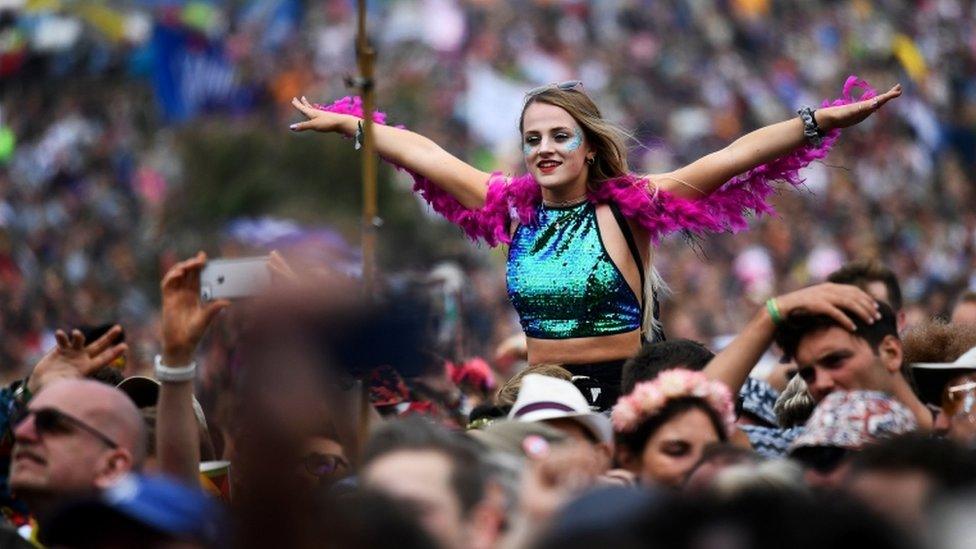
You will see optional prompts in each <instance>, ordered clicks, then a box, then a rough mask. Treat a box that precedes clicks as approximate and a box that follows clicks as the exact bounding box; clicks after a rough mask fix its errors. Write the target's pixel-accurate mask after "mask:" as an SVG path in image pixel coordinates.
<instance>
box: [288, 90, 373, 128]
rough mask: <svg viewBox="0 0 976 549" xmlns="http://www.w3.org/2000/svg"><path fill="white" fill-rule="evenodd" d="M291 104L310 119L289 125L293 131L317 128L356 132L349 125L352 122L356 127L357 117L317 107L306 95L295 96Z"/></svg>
mask: <svg viewBox="0 0 976 549" xmlns="http://www.w3.org/2000/svg"><path fill="white" fill-rule="evenodd" d="M291 104H292V106H294V107H295V108H296V109H298V112H300V113H302V114H303V115H305V118H307V119H308V120H306V121H304V122H296V123H295V124H292V125H291V126H288V128H289V129H290V130H292V131H295V132H302V131H305V130H315V131H318V132H340V133H345V134H347V135H349V134H351V133H353V132H355V129H353V130H352V131H351V132H350V131H349V129H348V127H347V126H349V125H350V124H352V128H355V124H356V122H355V121H356V120H358V119H357V118H355V117H352V116H349V115H344V114H338V113H334V112H328V111H323V110H321V109H316V108H315V106H314V105H312V104H311V103H310V102H309V101H308V99H305V96H302V98H301V99H299V98H297V97H293V98H292V100H291Z"/></svg>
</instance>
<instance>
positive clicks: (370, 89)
mask: <svg viewBox="0 0 976 549" xmlns="http://www.w3.org/2000/svg"><path fill="white" fill-rule="evenodd" d="M358 4H359V14H358V21H357V22H358V28H357V32H356V61H357V62H358V64H359V81H358V82H359V93H360V95H361V97H362V99H363V150H362V158H363V170H362V176H363V229H362V230H363V235H362V246H363V250H362V251H363V285H364V288H365V291H366V296H367V298H371V297H372V296H373V295H374V290H375V287H376V229H377V225H378V215H377V206H376V154H375V150H376V143H375V141H374V138H373V110H374V109H375V103H374V102H375V86H374V85H373V65H374V62H375V60H376V52H375V51H374V50H373V48H372V46H370V44H369V38H368V37H367V36H366V0H359V1H358ZM360 383H361V392H360V396H359V440H358V445H359V450H360V451H358V452H356V455H357V456H362V448H363V446H364V445H365V443H366V438H367V437H368V436H369V407H370V402H369V379H368V378H366V379H363V380H362V381H361V382H360Z"/></svg>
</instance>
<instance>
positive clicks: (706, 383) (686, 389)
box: [610, 368, 735, 434]
mask: <svg viewBox="0 0 976 549" xmlns="http://www.w3.org/2000/svg"><path fill="white" fill-rule="evenodd" d="M684 397H694V398H700V399H702V400H704V401H705V402H706V403H707V404H708V405H709V406H710V407H711V408H712V409H713V410H715V412H717V413H718V415H719V417H720V418H722V422H723V423H724V424H725V431H726V434H731V433H732V431H733V429H734V428H735V406H734V405H733V404H732V393H731V391H729V388H728V387H727V386H726V385H725V384H724V383H722V382H721V381H715V380H711V379H708V377H706V376H705V374H703V373H701V372H694V371H691V370H685V369H682V368H678V369H674V370H665V371H663V372H661V373H660V374H658V376H657V377H656V378H654V379H653V380H652V381H645V382H643V383H638V384H637V385H636V386H634V390H633V391H631V392H630V394H628V395H625V396H622V397H620V400H618V401H617V405H616V406H614V407H613V412H612V413H611V415H610V419H611V420H612V421H613V428H614V430H615V431H617V432H618V433H627V432H631V431H634V430H636V429H637V428H638V427H639V426H640V424H641V423H643V422H644V421H645V420H647V419H648V418H650V417H653V416H655V415H657V414H658V413H660V412H661V410H662V409H664V406H665V405H667V403H668V402H669V401H671V400H674V399H677V398H684Z"/></svg>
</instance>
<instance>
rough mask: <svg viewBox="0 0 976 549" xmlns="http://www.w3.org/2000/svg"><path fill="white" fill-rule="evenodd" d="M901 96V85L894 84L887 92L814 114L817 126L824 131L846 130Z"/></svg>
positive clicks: (827, 108)
mask: <svg viewBox="0 0 976 549" xmlns="http://www.w3.org/2000/svg"><path fill="white" fill-rule="evenodd" d="M900 95H901V84H895V85H894V86H893V87H892V88H891V89H890V90H888V91H887V92H885V93H883V94H881V95H878V96H875V97H872V98H871V99H865V100H863V101H858V102H856V103H851V104H850V105H841V106H838V107H825V108H822V109H818V110H817V113H816V115H815V116H816V119H817V124H818V125H819V126H820V129H822V130H824V131H828V130H833V129H837V128H847V127H850V126H853V125H855V124H858V123H860V122H861V121H863V120H864V119H866V118H867V117H869V116H871V114H872V113H874V112H875V111H877V110H878V109H880V108H881V107H883V106H884V104H885V103H887V102H888V101H891V100H892V99H894V98H896V97H898V96H900Z"/></svg>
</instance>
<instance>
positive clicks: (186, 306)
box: [160, 252, 230, 367]
mask: <svg viewBox="0 0 976 549" xmlns="http://www.w3.org/2000/svg"><path fill="white" fill-rule="evenodd" d="M206 263H207V254H205V253H203V252H200V253H198V254H197V255H196V257H193V258H191V259H188V260H186V261H181V262H179V263H177V264H176V265H173V266H172V267H171V268H170V270H169V271H168V272H167V273H166V275H165V276H164V277H163V281H162V283H161V284H160V287H161V289H162V293H163V313H162V332H163V361H164V362H165V363H166V364H167V365H170V366H174V367H175V366H185V365H186V364H187V363H189V362H190V360H191V359H192V358H193V353H194V352H195V351H196V348H197V345H198V344H199V343H200V339H201V338H202V337H203V333H204V332H206V331H207V327H208V326H210V323H211V322H212V321H213V319H214V317H215V316H216V315H217V313H219V312H220V311H221V309H223V308H225V307H227V306H228V305H230V301H227V300H226V299H218V300H215V301H212V302H210V303H207V304H202V303H200V271H201V270H203V266H204V265H206Z"/></svg>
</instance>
